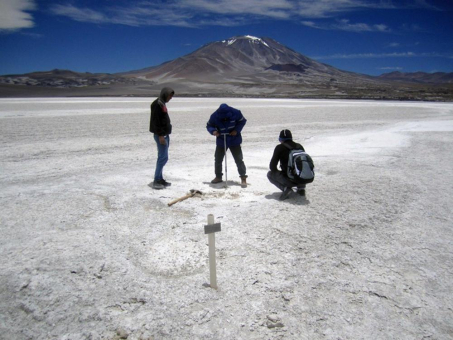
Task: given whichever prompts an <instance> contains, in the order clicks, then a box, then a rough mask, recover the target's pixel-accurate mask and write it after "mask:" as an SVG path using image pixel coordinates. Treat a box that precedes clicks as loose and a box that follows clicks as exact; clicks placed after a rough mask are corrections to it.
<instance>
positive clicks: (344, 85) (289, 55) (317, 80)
mask: <svg viewBox="0 0 453 340" xmlns="http://www.w3.org/2000/svg"><path fill="white" fill-rule="evenodd" d="M451 79H452V74H449V73H448V74H446V73H435V74H427V73H423V72H417V73H413V74H405V73H401V72H392V73H388V74H383V75H381V76H379V77H373V76H368V75H364V74H358V73H354V72H348V71H343V70H340V69H337V68H335V67H333V66H330V65H327V64H323V63H320V62H318V61H316V60H313V59H310V58H308V57H306V56H304V55H302V54H301V53H299V52H296V51H294V50H292V49H291V48H288V47H286V46H284V45H282V44H280V43H278V42H277V41H275V40H273V39H271V38H266V37H264V38H257V37H253V36H250V35H245V36H236V37H232V38H229V39H226V40H221V41H215V42H212V43H208V44H206V45H204V46H202V47H200V48H199V49H197V50H195V51H194V52H192V53H190V54H187V55H184V56H182V57H179V58H176V59H174V60H170V61H167V62H165V63H162V64H160V65H156V66H151V67H146V68H143V69H139V70H132V71H129V72H122V73H116V74H107V73H79V72H73V71H70V70H58V69H56V70H52V71H48V72H33V73H28V74H22V75H6V76H0V97H11V96H13V97H14V96H15V97H21V96H22V97H27V96H154V95H156V94H158V93H159V92H160V89H161V88H162V87H164V86H171V87H173V88H174V89H175V91H176V93H177V94H178V95H179V96H191V97H192V96H207V97H270V98H356V99H397V100H435V101H437V100H442V101H445V100H448V101H453V85H451V84H452V81H451Z"/></svg>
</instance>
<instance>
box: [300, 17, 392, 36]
mask: <svg viewBox="0 0 453 340" xmlns="http://www.w3.org/2000/svg"><path fill="white" fill-rule="evenodd" d="M301 24H302V25H304V26H308V27H312V28H316V29H322V30H337V31H348V32H383V33H388V32H391V30H390V28H389V27H388V26H387V25H384V24H377V25H376V24H375V25H369V24H366V23H351V22H349V20H347V19H342V20H337V21H336V22H334V23H315V22H313V21H302V22H301Z"/></svg>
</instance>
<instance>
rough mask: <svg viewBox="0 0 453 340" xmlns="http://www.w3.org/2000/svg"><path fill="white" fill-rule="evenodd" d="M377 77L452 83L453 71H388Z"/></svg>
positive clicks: (404, 80) (417, 81)
mask: <svg viewBox="0 0 453 340" xmlns="http://www.w3.org/2000/svg"><path fill="white" fill-rule="evenodd" d="M378 78H380V79H384V80H392V81H400V82H416V83H431V84H453V72H451V73H446V72H434V73H426V72H412V73H403V72H398V71H396V72H390V73H384V74H382V75H380V76H379V77H378Z"/></svg>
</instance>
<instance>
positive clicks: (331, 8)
mask: <svg viewBox="0 0 453 340" xmlns="http://www.w3.org/2000/svg"><path fill="white" fill-rule="evenodd" d="M72 3H74V2H72ZM98 3H99V2H98ZM112 3H115V2H112ZM122 3H123V4H124V3H126V2H122ZM403 3H405V4H406V5H402V4H401V2H398V4H399V6H400V8H405V7H406V8H407V7H412V6H418V7H420V6H421V7H427V5H426V4H425V2H424V1H423V0H406V1H403ZM409 4H410V6H409ZM395 8H397V7H396V6H395V5H394V4H393V2H392V1H375V0H316V1H314V0H173V1H163V0H155V1H150V0H135V1H129V2H127V5H111V6H109V7H103V8H98V9H96V10H94V9H91V8H80V7H77V6H75V5H71V4H67V5H61V4H60V5H54V6H51V12H52V13H54V14H56V15H61V16H66V17H69V18H71V19H73V20H77V21H82V22H92V23H111V24H122V25H129V26H187V27H197V26H208V25H221V26H237V25H244V24H250V23H252V22H258V21H260V20H263V19H264V20H298V19H299V20H301V19H320V18H330V17H334V16H338V15H340V14H345V13H348V12H352V11H359V10H370V9H395ZM302 23H303V24H304V25H306V26H310V27H314V28H319V29H329V30H344V31H354V32H363V31H375V32H389V31H390V29H389V27H388V26H387V25H385V24H377V25H376V24H375V25H371V24H367V23H350V22H349V21H347V20H340V21H337V22H336V23H330V24H319V23H315V22H313V21H309V20H307V21H303V22H302Z"/></svg>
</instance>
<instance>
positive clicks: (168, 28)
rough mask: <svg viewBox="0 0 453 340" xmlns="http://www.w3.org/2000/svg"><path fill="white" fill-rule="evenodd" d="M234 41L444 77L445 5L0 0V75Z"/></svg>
mask: <svg viewBox="0 0 453 340" xmlns="http://www.w3.org/2000/svg"><path fill="white" fill-rule="evenodd" d="M236 35H253V36H256V37H270V38H273V39H275V40H276V41H278V42H280V43H282V44H283V45H286V46H287V47H290V48H292V49H293V50H296V51H297V52H300V53H301V54H303V55H305V56H307V57H310V58H313V59H315V60H318V61H320V62H323V63H326V64H329V65H332V66H334V67H337V68H339V69H342V70H347V71H352V72H358V73H364V74H369V75H379V74H382V73H387V72H392V71H401V72H416V71H424V72H453V0H394V1H392V0H382V1H379V0H215V1H209V0H169V1H165V0H156V1H148V0H97V1H88V0H60V1H52V0H49V1H40V0H0V74H2V75H4V74H17V73H27V72H32V71H46V70H51V69H55V68H59V69H70V70H73V71H78V72H107V73H116V72H122V71H130V70H136V69H141V68H145V67H149V66H155V65H159V64H161V63H163V62H165V61H169V60H173V59H175V58H177V57H180V56H183V55H185V54H188V53H191V52H193V51H195V50H196V49H198V48H199V47H201V46H203V45H204V44H207V43H209V42H213V41H219V40H224V39H227V38H230V37H233V36H236Z"/></svg>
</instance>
